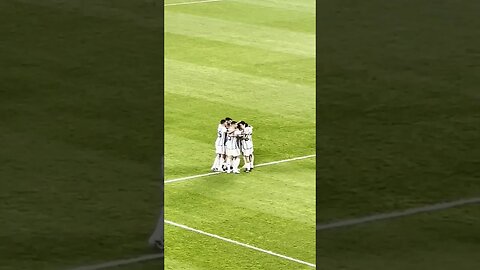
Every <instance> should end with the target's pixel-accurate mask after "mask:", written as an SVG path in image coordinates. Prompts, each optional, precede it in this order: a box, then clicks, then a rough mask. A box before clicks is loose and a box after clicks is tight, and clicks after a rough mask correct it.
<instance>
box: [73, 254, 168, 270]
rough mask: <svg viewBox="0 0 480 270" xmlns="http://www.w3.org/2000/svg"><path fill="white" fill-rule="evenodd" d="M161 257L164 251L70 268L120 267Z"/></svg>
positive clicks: (94, 269) (77, 269) (83, 269)
mask: <svg viewBox="0 0 480 270" xmlns="http://www.w3.org/2000/svg"><path fill="white" fill-rule="evenodd" d="M160 258H163V253H162V254H149V255H144V256H140V257H137V258H132V259H125V260H116V261H110V262H106V263H101V264H95V265H87V266H80V267H77V268H72V269H70V270H99V269H106V268H112V267H119V266H122V265H128V264H133V263H139V262H145V261H151V260H156V259H160Z"/></svg>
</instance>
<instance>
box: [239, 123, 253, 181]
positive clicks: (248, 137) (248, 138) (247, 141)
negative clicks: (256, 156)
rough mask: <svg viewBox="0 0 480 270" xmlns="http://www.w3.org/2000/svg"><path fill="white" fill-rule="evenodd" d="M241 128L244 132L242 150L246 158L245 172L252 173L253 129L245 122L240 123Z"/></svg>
mask: <svg viewBox="0 0 480 270" xmlns="http://www.w3.org/2000/svg"><path fill="white" fill-rule="evenodd" d="M239 127H240V130H241V131H242V137H241V148H242V153H243V156H244V158H245V172H250V171H251V170H252V169H253V141H252V134H253V127H252V126H249V125H248V124H247V123H245V122H243V121H241V122H240V123H239Z"/></svg>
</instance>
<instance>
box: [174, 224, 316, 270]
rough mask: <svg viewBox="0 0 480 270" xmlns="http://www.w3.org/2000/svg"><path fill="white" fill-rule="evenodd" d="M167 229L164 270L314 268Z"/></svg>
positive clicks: (200, 236)
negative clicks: (167, 244) (167, 245)
mask: <svg viewBox="0 0 480 270" xmlns="http://www.w3.org/2000/svg"><path fill="white" fill-rule="evenodd" d="M165 230H166V231H165V233H166V234H165V235H166V241H167V242H168V243H170V244H169V247H168V251H167V253H166V254H165V256H166V257H165V258H166V260H167V261H166V263H165V269H171V270H178V269H200V270H224V269H265V267H268V269H276V270H277V269H278V270H291V269H298V270H306V269H311V267H308V266H303V265H300V264H298V263H295V262H292V261H288V260H282V259H280V258H277V257H274V256H271V255H268V254H264V253H261V252H258V251H255V250H251V249H247V248H243V247H240V246H236V245H232V244H231V243H227V242H224V241H219V240H218V239H214V238H210V237H206V236H203V235H199V234H195V233H192V232H189V231H186V230H184V229H181V228H177V227H174V226H166V227H165ZM199 251H201V252H199ZM171 260H172V264H170V262H171Z"/></svg>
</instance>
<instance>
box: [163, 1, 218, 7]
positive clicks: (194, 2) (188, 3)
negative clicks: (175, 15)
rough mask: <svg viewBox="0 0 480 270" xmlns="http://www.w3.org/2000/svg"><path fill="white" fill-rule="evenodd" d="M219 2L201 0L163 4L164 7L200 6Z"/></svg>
mask: <svg viewBox="0 0 480 270" xmlns="http://www.w3.org/2000/svg"><path fill="white" fill-rule="evenodd" d="M221 1H223V0H203V1H191V2H180V3H171V4H165V5H164V7H170V6H182V5H191V4H202V3H211V2H221Z"/></svg>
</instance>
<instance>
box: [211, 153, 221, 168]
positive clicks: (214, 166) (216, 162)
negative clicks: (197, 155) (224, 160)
mask: <svg viewBox="0 0 480 270" xmlns="http://www.w3.org/2000/svg"><path fill="white" fill-rule="evenodd" d="M219 161H220V157H219V155H218V154H216V155H215V160H214V161H213V165H212V171H217V170H218V162H219Z"/></svg>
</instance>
